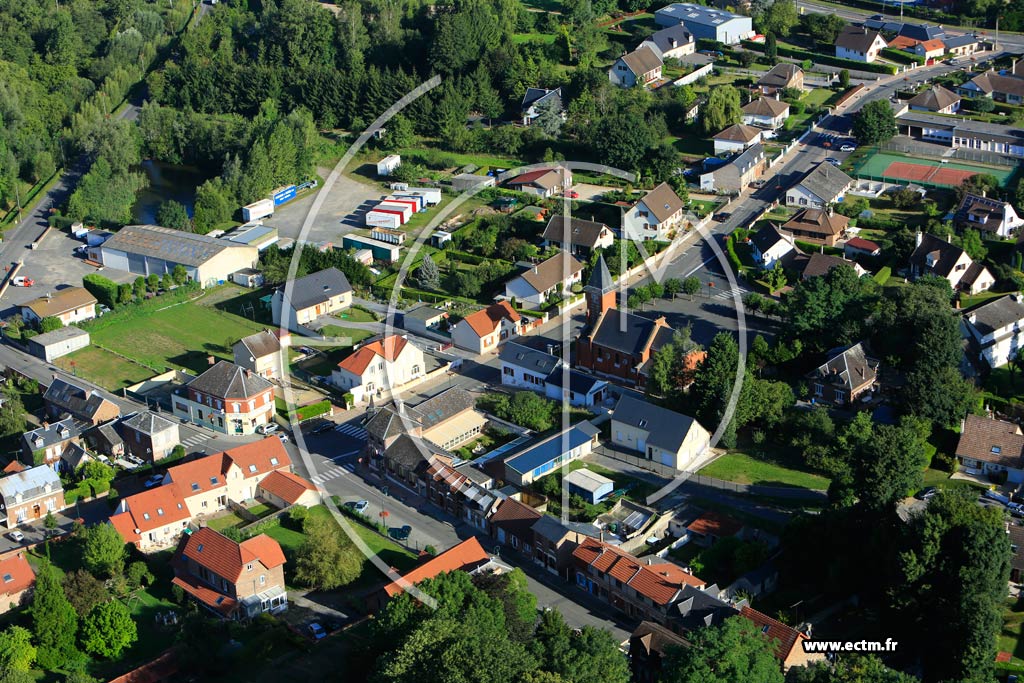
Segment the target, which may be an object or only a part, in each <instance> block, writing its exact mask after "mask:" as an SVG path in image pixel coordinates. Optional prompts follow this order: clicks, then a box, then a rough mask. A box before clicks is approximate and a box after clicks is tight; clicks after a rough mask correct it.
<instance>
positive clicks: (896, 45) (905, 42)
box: [889, 36, 921, 50]
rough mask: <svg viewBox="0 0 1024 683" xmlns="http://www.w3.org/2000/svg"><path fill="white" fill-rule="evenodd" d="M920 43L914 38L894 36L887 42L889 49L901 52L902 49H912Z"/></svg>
mask: <svg viewBox="0 0 1024 683" xmlns="http://www.w3.org/2000/svg"><path fill="white" fill-rule="evenodd" d="M920 42H921V41H920V40H917V39H916V38H908V37H907V36H896V37H895V38H893V39H892V40H891V41H889V47H891V48H893V49H894V50H902V49H904V48H908V47H914V46H915V45H917V44H918V43H920Z"/></svg>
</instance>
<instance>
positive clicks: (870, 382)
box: [807, 342, 878, 406]
mask: <svg viewBox="0 0 1024 683" xmlns="http://www.w3.org/2000/svg"><path fill="white" fill-rule="evenodd" d="M807 378H808V379H809V380H810V382H811V394H812V395H813V396H814V398H815V399H816V400H819V401H822V402H825V403H834V404H835V405H837V406H843V405H847V406H848V405H850V404H851V403H853V402H854V401H856V400H857V399H858V398H860V397H861V396H863V395H864V394H865V393H870V392H871V391H872V390H873V389H874V386H875V381H876V380H877V379H878V361H877V360H874V359H873V358H869V357H868V355H867V353H866V352H865V350H864V345H863V344H861V343H859V342H858V343H856V344H854V345H853V346H851V347H849V348H847V349H843V350H842V351H840V352H839V353H837V354H835V355H834V356H832V357H831V358H829V359H828V361H826V362H825V363H823V364H822V365H821V366H819V367H818V368H817V369H816V370H814V371H813V372H812V373H810V374H809V375H808V376H807Z"/></svg>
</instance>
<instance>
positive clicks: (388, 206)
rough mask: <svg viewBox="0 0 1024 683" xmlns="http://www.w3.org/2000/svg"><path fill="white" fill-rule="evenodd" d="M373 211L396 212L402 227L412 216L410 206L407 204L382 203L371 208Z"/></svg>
mask: <svg viewBox="0 0 1024 683" xmlns="http://www.w3.org/2000/svg"><path fill="white" fill-rule="evenodd" d="M373 210H374V211H392V212H395V211H397V212H398V214H399V215H400V216H401V217H402V224H403V225H404V224H405V223H407V222H408V221H409V219H410V218H412V214H413V210H412V206H410V205H409V203H408V202H405V203H401V202H389V201H383V202H381V203H379V204H377V206H375V207H373Z"/></svg>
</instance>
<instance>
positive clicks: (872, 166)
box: [856, 152, 1015, 187]
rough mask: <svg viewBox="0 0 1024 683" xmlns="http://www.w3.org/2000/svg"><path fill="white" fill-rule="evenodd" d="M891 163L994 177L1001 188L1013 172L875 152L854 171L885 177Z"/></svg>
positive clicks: (982, 165)
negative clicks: (984, 174)
mask: <svg viewBox="0 0 1024 683" xmlns="http://www.w3.org/2000/svg"><path fill="white" fill-rule="evenodd" d="M892 163H909V164H915V165H918V166H931V167H942V168H944V169H950V170H958V171H971V172H973V173H986V174H989V175H993V176H995V177H996V178H997V179H998V180H999V183H1000V184H1001V185H1002V186H1003V187H1006V186H1007V183H1008V182H1009V181H1010V178H1011V177H1012V176H1013V173H1014V170H1015V168H1014V167H1012V166H988V165H985V164H973V163H969V162H966V161H950V162H949V163H945V164H943V163H940V162H939V161H938V160H936V159H926V158H923V157H915V156H907V155H903V154H898V153H894V152H875V153H874V154H869V155H867V156H866V157H865V158H864V161H863V162H862V163H861V164H860V167H859V168H857V169H856V174H857V175H861V176H870V177H872V178H881V177H884V176H885V171H886V169H887V168H889V165H890V164H892ZM915 182H920V184H934V183H928V182H921V181H915Z"/></svg>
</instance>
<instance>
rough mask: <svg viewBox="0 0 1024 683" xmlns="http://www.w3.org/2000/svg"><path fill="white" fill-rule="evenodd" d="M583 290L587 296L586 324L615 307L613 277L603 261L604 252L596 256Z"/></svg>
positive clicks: (591, 322) (593, 321)
mask: <svg viewBox="0 0 1024 683" xmlns="http://www.w3.org/2000/svg"><path fill="white" fill-rule="evenodd" d="M583 292H584V294H586V296H587V324H590V325H593V324H594V323H595V322H597V319H598V318H600V317H601V314H602V313H604V312H605V311H607V310H608V309H609V308H615V279H614V278H613V277H612V274H611V272H610V271H609V270H608V264H607V263H605V262H604V254H600V255H599V256H598V257H597V264H596V265H595V266H594V272H592V273H591V274H590V279H589V280H587V286H586V287H584V288H583Z"/></svg>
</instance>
